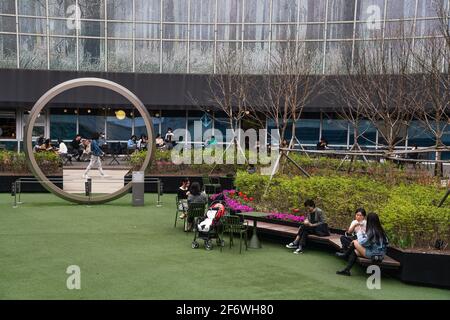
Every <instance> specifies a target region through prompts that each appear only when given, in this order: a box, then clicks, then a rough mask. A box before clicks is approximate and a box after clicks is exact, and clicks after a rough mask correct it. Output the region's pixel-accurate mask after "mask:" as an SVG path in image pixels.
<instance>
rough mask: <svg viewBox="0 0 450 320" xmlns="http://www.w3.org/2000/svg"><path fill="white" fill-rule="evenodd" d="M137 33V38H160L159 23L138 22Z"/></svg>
mask: <svg viewBox="0 0 450 320" xmlns="http://www.w3.org/2000/svg"><path fill="white" fill-rule="evenodd" d="M135 33H136V38H141V39H159V24H149V23H137V24H136V26H135Z"/></svg>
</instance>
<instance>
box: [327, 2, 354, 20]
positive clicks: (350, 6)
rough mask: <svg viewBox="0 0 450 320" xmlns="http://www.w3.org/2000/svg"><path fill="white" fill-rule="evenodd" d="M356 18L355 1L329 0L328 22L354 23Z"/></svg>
mask: <svg viewBox="0 0 450 320" xmlns="http://www.w3.org/2000/svg"><path fill="white" fill-rule="evenodd" d="M354 16H355V0H329V1H328V21H352V20H353V18H354Z"/></svg>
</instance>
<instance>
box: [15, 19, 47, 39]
mask: <svg viewBox="0 0 450 320" xmlns="http://www.w3.org/2000/svg"><path fill="white" fill-rule="evenodd" d="M19 32H21V33H33V34H42V35H44V34H46V33H47V21H46V19H43V18H19Z"/></svg>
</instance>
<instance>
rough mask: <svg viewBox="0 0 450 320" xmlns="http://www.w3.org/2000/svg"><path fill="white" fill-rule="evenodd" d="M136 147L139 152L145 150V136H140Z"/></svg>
mask: <svg viewBox="0 0 450 320" xmlns="http://www.w3.org/2000/svg"><path fill="white" fill-rule="evenodd" d="M136 147H137V148H138V149H139V150H147V136H145V135H143V134H142V135H141V137H140V138H139V140H138V141H137V143H136Z"/></svg>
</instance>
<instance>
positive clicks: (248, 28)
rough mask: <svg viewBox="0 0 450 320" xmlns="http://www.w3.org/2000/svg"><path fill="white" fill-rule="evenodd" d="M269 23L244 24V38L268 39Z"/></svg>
mask: <svg viewBox="0 0 450 320" xmlns="http://www.w3.org/2000/svg"><path fill="white" fill-rule="evenodd" d="M269 31H270V26H269V25H245V26H244V40H260V41H264V40H269Z"/></svg>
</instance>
